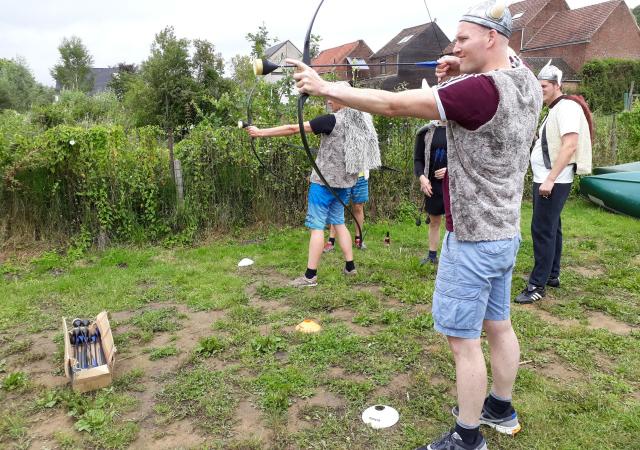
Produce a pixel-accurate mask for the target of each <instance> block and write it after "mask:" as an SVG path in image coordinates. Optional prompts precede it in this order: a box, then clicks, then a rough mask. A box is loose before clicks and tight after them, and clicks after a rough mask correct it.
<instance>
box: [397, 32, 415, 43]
mask: <svg viewBox="0 0 640 450" xmlns="http://www.w3.org/2000/svg"><path fill="white" fill-rule="evenodd" d="M412 37H413V34H410V35H409V36H405V37H403V38H402V39H400V40H399V41H398V44H404V43H405V42H409V39H411V38H412Z"/></svg>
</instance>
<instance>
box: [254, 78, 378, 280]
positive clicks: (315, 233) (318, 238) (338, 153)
mask: <svg viewBox="0 0 640 450" xmlns="http://www.w3.org/2000/svg"><path fill="white" fill-rule="evenodd" d="M343 83H345V84H347V85H348V83H346V82H343ZM327 105H328V106H329V108H330V109H331V111H332V113H330V114H325V115H322V116H319V117H316V118H315V119H312V120H310V121H308V122H305V123H304V128H305V132H312V131H313V132H314V133H315V134H318V135H320V147H319V149H318V155H317V157H316V164H317V165H318V168H319V169H320V171H321V172H322V174H323V175H324V177H325V179H326V180H327V182H328V183H329V185H330V186H331V187H332V188H333V190H334V191H335V192H336V193H337V194H338V196H339V197H340V199H341V200H342V202H343V203H345V204H346V203H347V202H348V201H349V193H350V191H351V188H352V187H353V186H354V185H355V184H356V182H357V181H358V174H359V173H360V172H368V171H369V170H371V169H376V168H378V167H380V165H381V161H380V148H379V146H378V135H377V133H376V130H375V127H374V126H373V120H372V118H371V115H370V114H367V113H363V112H361V111H358V110H355V109H351V108H346V107H345V106H344V105H342V104H341V103H338V102H337V101H334V100H327ZM246 130H247V132H248V133H249V135H251V137H275V136H290V135H293V134H296V133H299V132H300V128H299V126H298V124H289V125H281V126H278V127H273V128H265V129H260V128H258V127H254V126H250V127H247V128H246ZM305 225H306V226H307V227H308V228H309V230H310V231H311V236H310V238H309V255H308V259H307V270H306V271H305V273H304V275H302V276H300V277H298V278H296V279H295V280H293V281H292V282H291V285H292V286H295V287H313V286H317V284H318V276H317V272H318V265H319V263H320V258H321V256H322V250H323V248H324V229H325V227H326V226H327V225H333V226H334V227H335V230H336V233H337V237H338V242H339V244H340V248H341V249H342V253H343V254H344V258H345V266H344V269H343V273H344V274H345V275H348V276H350V275H355V274H356V273H357V272H356V266H355V263H354V261H353V248H352V244H351V234H350V233H349V229H348V228H347V227H346V225H345V221H344V206H343V204H342V203H341V202H340V201H338V199H337V198H335V197H334V196H333V194H332V193H331V191H330V189H329V188H328V187H327V186H325V185H324V183H323V182H322V180H321V179H320V177H319V176H318V174H317V173H316V171H315V170H313V171H312V173H311V178H310V185H309V194H308V205H307V217H306V220H305Z"/></svg>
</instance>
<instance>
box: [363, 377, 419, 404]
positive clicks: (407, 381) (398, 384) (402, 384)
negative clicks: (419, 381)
mask: <svg viewBox="0 0 640 450" xmlns="http://www.w3.org/2000/svg"><path fill="white" fill-rule="evenodd" d="M411 384H412V377H411V375H410V374H408V373H401V374H398V375H396V376H395V377H393V378H392V379H391V381H390V382H389V384H387V385H386V386H380V387H379V388H377V389H376V390H375V391H373V394H372V396H371V397H372V398H378V397H404V396H406V395H407V392H409V387H410V386H411Z"/></svg>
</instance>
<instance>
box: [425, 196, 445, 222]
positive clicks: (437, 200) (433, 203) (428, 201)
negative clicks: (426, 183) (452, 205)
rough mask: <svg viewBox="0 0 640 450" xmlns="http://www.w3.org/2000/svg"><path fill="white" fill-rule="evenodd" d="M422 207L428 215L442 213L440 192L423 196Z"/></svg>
mask: <svg viewBox="0 0 640 450" xmlns="http://www.w3.org/2000/svg"><path fill="white" fill-rule="evenodd" d="M424 208H425V209H426V210H427V213H429V215H430V216H442V215H444V200H443V198H442V194H437V193H435V192H434V194H433V195H432V196H431V197H427V196H426V195H425V196H424Z"/></svg>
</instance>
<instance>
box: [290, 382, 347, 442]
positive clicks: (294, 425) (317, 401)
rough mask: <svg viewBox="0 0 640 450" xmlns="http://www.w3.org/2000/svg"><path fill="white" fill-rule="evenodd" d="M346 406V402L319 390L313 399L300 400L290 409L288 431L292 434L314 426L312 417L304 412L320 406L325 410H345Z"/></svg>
mask: <svg viewBox="0 0 640 450" xmlns="http://www.w3.org/2000/svg"><path fill="white" fill-rule="evenodd" d="M345 405H346V403H345V401H344V400H342V399H341V398H339V397H338V396H336V395H335V394H332V393H331V392H329V391H326V390H324V389H322V388H319V389H317V390H316V393H315V395H314V396H313V397H310V398H308V399H305V400H299V401H297V402H296V403H294V404H293V405H292V406H291V407H290V408H289V421H288V423H287V430H288V431H289V432H290V433H295V432H296V431H299V430H302V429H304V428H309V427H311V426H313V423H312V419H311V417H308V416H306V415H305V414H304V411H305V410H306V409H308V408H310V407H314V406H316V407H318V406H319V407H324V408H331V409H340V408H344V407H345Z"/></svg>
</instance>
